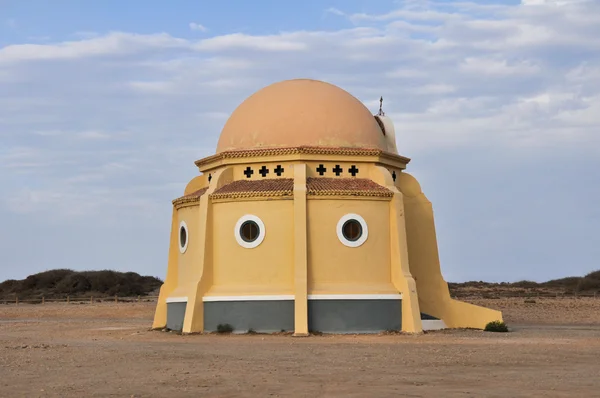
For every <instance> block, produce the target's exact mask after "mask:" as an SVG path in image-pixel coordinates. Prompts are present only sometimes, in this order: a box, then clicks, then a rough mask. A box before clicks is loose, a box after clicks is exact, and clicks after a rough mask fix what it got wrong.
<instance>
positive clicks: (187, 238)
mask: <svg viewBox="0 0 600 398" xmlns="http://www.w3.org/2000/svg"><path fill="white" fill-rule="evenodd" d="M181 228H183V229H184V230H185V245H183V246H182V245H181ZM177 242H179V252H180V253H182V254H183V253H185V251H186V250H187V247H188V243H189V242H190V231H189V230H188V226H187V224H186V223H185V221H182V222H180V223H179V229H177Z"/></svg>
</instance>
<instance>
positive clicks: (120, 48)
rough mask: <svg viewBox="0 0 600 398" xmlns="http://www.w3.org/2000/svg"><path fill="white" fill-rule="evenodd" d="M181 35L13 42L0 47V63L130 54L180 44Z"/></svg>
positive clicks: (118, 34) (112, 35) (183, 42)
mask: <svg viewBox="0 0 600 398" xmlns="http://www.w3.org/2000/svg"><path fill="white" fill-rule="evenodd" d="M187 45H188V43H187V41H186V40H184V39H178V38H174V37H172V36H170V35H168V34H166V33H159V34H154V35H138V34H128V33H121V32H113V33H110V34H108V35H106V36H101V37H95V38H92V39H86V40H79V41H70V42H61V43H56V44H14V45H9V46H6V47H3V48H0V65H2V64H6V63H9V62H17V61H34V60H48V59H75V58H85V57H99V56H108V55H129V54H132V53H136V52H141V51H144V50H149V49H162V50H165V49H169V48H182V47H186V46H187Z"/></svg>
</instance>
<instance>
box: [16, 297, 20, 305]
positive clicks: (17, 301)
mask: <svg viewBox="0 0 600 398" xmlns="http://www.w3.org/2000/svg"><path fill="white" fill-rule="evenodd" d="M15 304H16V305H19V296H15Z"/></svg>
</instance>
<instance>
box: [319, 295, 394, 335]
mask: <svg viewBox="0 0 600 398" xmlns="http://www.w3.org/2000/svg"><path fill="white" fill-rule="evenodd" d="M401 329H402V300H309V302H308V330H309V331H311V332H322V333H379V332H382V331H385V330H401Z"/></svg>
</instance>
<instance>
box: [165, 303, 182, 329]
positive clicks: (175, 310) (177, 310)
mask: <svg viewBox="0 0 600 398" xmlns="http://www.w3.org/2000/svg"><path fill="white" fill-rule="evenodd" d="M186 308H187V303H167V329H171V330H176V331H178V332H181V331H182V330H183V320H184V319H185V310H186Z"/></svg>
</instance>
